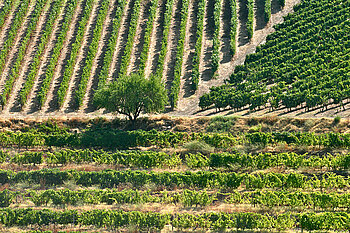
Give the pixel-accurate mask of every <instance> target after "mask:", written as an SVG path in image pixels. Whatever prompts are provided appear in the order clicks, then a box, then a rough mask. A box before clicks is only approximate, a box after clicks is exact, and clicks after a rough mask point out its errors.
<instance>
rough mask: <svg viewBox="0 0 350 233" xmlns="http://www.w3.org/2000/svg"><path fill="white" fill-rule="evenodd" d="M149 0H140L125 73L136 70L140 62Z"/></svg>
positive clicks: (149, 5)
mask: <svg viewBox="0 0 350 233" xmlns="http://www.w3.org/2000/svg"><path fill="white" fill-rule="evenodd" d="M150 7H151V1H149V0H147V1H141V7H140V15H139V18H138V21H137V27H136V34H135V38H134V44H133V48H132V50H131V56H130V62H129V66H128V69H127V72H126V73H127V74H130V73H134V72H137V71H138V69H139V64H140V56H141V52H142V49H143V45H144V41H145V39H144V37H145V32H146V27H147V21H148V17H149V8H150Z"/></svg>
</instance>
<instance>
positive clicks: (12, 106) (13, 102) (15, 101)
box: [4, 1, 52, 113]
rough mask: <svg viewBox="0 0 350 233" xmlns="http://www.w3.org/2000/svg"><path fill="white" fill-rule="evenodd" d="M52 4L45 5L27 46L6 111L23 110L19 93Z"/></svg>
mask: <svg viewBox="0 0 350 233" xmlns="http://www.w3.org/2000/svg"><path fill="white" fill-rule="evenodd" d="M51 4H52V1H51V2H50V3H49V4H47V5H46V6H45V8H44V11H43V13H42V15H41V16H40V18H39V20H38V23H37V26H36V31H35V32H34V34H33V37H32V39H31V42H30V44H29V46H28V48H27V52H26V55H25V57H24V59H23V62H22V64H21V72H20V75H19V77H18V79H17V80H16V81H15V83H14V86H13V90H12V93H11V95H10V98H9V99H8V104H7V105H6V106H5V108H4V112H5V113H6V112H8V111H10V112H18V111H20V110H21V106H20V101H19V93H20V91H21V89H22V87H23V85H24V82H25V80H26V76H27V74H28V72H29V68H30V63H31V62H32V61H33V58H34V56H35V50H36V49H37V46H38V44H39V42H40V37H41V35H42V32H43V29H44V27H45V22H46V20H47V18H48V17H49V14H50V12H49V10H50V9H51Z"/></svg>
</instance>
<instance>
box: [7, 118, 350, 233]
mask: <svg viewBox="0 0 350 233" xmlns="http://www.w3.org/2000/svg"><path fill="white" fill-rule="evenodd" d="M186 122H187V124H188V123H191V124H193V125H195V126H196V127H190V128H188V130H187V131H184V130H183V129H184V127H185V126H186ZM0 125H1V128H2V129H3V130H2V131H1V132H0V146H1V153H0V168H1V170H0V188H1V189H0V224H1V231H2V232H143V231H151V232H160V231H162V232H218V231H241V232H252V231H254V232H255V231H256V232H261V231H279V232H300V230H301V231H306V230H307V231H313V230H319V231H321V230H322V231H327V232H329V231H332V232H333V231H335V232H344V231H347V230H349V221H350V214H349V205H350V194H349V190H350V179H349V168H350V154H349V148H350V134H349V128H348V126H349V121H348V120H339V121H333V120H326V119H323V120H315V119H314V120H310V119H305V120H303V119H279V118H238V117H236V118H223V117H219V118H202V119H201V118H198V119H196V120H194V119H185V118H181V119H170V118H161V119H154V120H153V119H151V120H150V119H148V120H144V121H143V122H140V123H139V125H140V126H141V127H142V128H143V129H139V130H134V131H128V130H127V129H125V127H127V125H125V123H124V122H122V121H106V120H103V119H102V118H98V119H91V120H84V121H78V120H69V121H62V120H61V121H60V120H49V121H41V122H35V121H25V120H2V121H0ZM282 126H283V127H285V128H284V129H288V128H293V129H294V132H291V131H289V132H288V131H284V130H283V127H282ZM153 127H156V128H153ZM278 127H280V129H277V130H276V128H278ZM121 128H124V129H125V130H120V129H121ZM162 128H165V129H166V130H165V131H164V130H161V129H162ZM180 129H182V132H179V131H178V130H180ZM271 129H274V131H273V133H272V132H271ZM319 131H320V132H322V133H319ZM325 131H326V132H325ZM335 131H337V132H338V133H334V132H335Z"/></svg>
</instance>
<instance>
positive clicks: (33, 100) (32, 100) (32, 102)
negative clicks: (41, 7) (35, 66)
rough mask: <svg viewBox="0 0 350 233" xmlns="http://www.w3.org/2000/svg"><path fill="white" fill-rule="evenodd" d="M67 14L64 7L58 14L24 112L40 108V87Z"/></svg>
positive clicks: (31, 111)
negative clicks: (38, 97)
mask: <svg viewBox="0 0 350 233" xmlns="http://www.w3.org/2000/svg"><path fill="white" fill-rule="evenodd" d="M66 4H67V1H66V2H65V5H64V8H66V6H67V5H66ZM65 14H67V12H66V10H65V9H63V10H62V12H61V14H60V15H59V16H58V18H57V20H56V21H55V24H54V25H53V29H52V33H51V36H50V39H49V42H48V44H47V45H46V48H45V49H44V51H43V55H42V58H41V64H40V67H39V70H38V74H37V77H36V80H35V81H34V85H33V88H32V90H31V92H30V94H29V95H28V100H27V103H26V104H25V106H24V107H23V112H24V113H28V114H30V113H33V112H35V111H37V110H38V109H39V104H38V99H37V94H38V93H39V90H40V87H41V85H42V82H43V79H44V78H45V71H46V68H47V66H48V64H49V61H50V58H51V56H52V53H53V49H54V47H55V45H56V42H57V39H58V36H59V34H60V30H61V28H62V23H63V19H64V16H65Z"/></svg>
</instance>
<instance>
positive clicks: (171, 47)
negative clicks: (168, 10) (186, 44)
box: [162, 0, 181, 93]
mask: <svg viewBox="0 0 350 233" xmlns="http://www.w3.org/2000/svg"><path fill="white" fill-rule="evenodd" d="M174 4H175V6H174V7H173V14H172V15H173V17H172V20H171V23H170V30H169V37H168V48H167V54H166V56H165V61H164V70H163V77H162V79H163V81H164V82H165V88H166V89H167V90H168V92H169V93H170V89H171V84H172V82H173V76H174V66H175V62H176V52H177V44H178V41H179V32H180V23H181V0H176V1H175V3H174Z"/></svg>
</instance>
